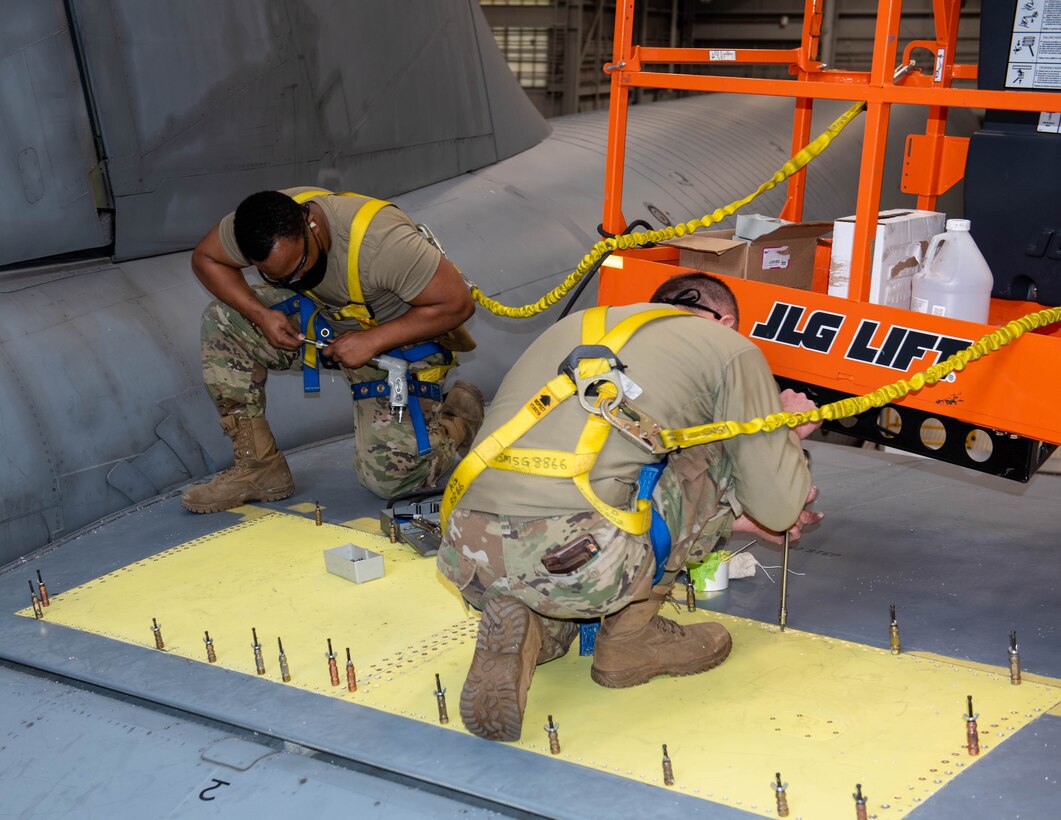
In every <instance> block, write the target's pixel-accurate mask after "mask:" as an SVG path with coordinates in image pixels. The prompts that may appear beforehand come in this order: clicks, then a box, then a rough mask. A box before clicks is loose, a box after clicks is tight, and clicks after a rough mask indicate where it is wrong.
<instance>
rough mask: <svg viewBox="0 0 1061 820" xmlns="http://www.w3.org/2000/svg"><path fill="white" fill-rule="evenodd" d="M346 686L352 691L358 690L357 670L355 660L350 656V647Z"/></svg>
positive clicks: (347, 650)
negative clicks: (355, 669)
mask: <svg viewBox="0 0 1061 820" xmlns="http://www.w3.org/2000/svg"><path fill="white" fill-rule="evenodd" d="M346 688H347V689H349V690H350V691H351V692H356V691H357V672H356V671H354V662H353V660H351V658H350V647H349V646H348V647H346Z"/></svg>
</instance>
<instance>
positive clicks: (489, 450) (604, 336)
mask: <svg viewBox="0 0 1061 820" xmlns="http://www.w3.org/2000/svg"><path fill="white" fill-rule="evenodd" d="M606 312H607V307H606V306H603V305H602V306H598V307H595V308H591V309H590V310H588V311H586V313H585V314H584V315H583V318H582V344H600V345H605V346H606V347H608V348H609V349H611V351H612V352H613V353H615V354H616V355H618V352H619V351H620V350H621V349H622V348H623V346H624V345H625V344H626V343H627V342H628V341H629V340H630V337H631V336H633V335H634V333H636V332H637V331H638V330H639V329H640V328H641V327H644V326H645V325H646V324H648V323H649V322H651V321H655V320H656V319H662V318H666V317H669V316H691V315H692V314H691V313H688V312H687V311H683V310H676V309H674V308H659V309H654V310H646V311H644V312H642V313H638V314H635V315H634V316H629V317H627V318H626V319H624V320H623V321H621V322H620V323H619V324H617V325H616V326H615V327H614V328H612V329H611V331H609V332H605V329H606V327H607V325H606ZM607 370H608V364H607V363H606V362H605V360H603V359H583V360H582V361H581V362H580V363H579V375H580V376H581V377H582V378H591V377H592V376H596V375H600V374H601V373H604V372H606V371H607ZM575 391H576V388H575V384H574V382H573V381H572V380H571V378H570V377H569V376H567V374H564V373H561V374H560V375H558V376H555V377H554V378H552V379H550V380H549V382H548V383H547V384H546V385H545V386H544V387H543V388H542V389H541V390H538V391H537V392H535V394H534V396H533V397H532V398H531V399H530V400H529V401H528V402H527V403H526V404H524V405H523V407H522V408H521V409H520V410H519V411H518V412H517V413H516V414H515V415H514V416H513V417H512V418H511V419H509V420H508V421H507V422H505V423H504V424H502V425H501V426H500V427H499V428H497V430H495V431H494V432H493V433H491V434H490V435H488V436H487V437H486V438H485V439H483V440H482V441H481V442H480V443H479V445H478V446H477V447H475V449H473V450H472V451H471V452H470V453H468V455H467V456H466V457H465V458H464V460H463V461H461V463H460V464H458V465H457V468H456V469H455V470H454V471H453V476H452V477H451V478H450V481H449V484H447V485H446V489H445V492H444V493H443V494H442V502H441V505H440V513H441V524H442V527H443V529H445V526H446V521H447V520H448V518H449V514H450V512H451V511H452V510H453V508H454V507H455V506H456V505H457V502H458V501H460V499H461V497H462V496H463V495H464V494H465V493H466V492H467V491H468V488H469V487H470V486H471V484H472V482H473V481H474V480H475V479H476V478H478V476H479V475H480V474H481V473H482V472H483V470H485V469H487V468H488V467H490V468H494V469H499V470H508V471H511V472H519V473H525V474H527V475H544V476H552V477H560V478H570V479H571V480H572V481H573V482H574V484H575V486H576V487H577V488H578V490H579V492H580V493H582V495H583V496H584V497H585V498H586V500H587V501H588V502H589V503H590V505H591V506H592V507H593V508H594V509H595V510H597V512H599V513H600V514H601V515H602V516H604V517H605V518H606V519H608V520H609V521H611V522H612V523H613V524H614V525H615V526H617V527H619V528H620V529H622V530H624V531H625V532H630V533H633V534H635V535H641V534H642V533H645V532H647V531H648V528H649V525H650V523H651V515H652V506H651V503H650V502H649V501H647V500H646V499H639V500H638V502H637V509H636V510H634V511H631V510H620V509H618V508H616V507H612V506H610V505H608V504H605V503H604V502H603V501H602V500H601V499H600V498H599V497H598V496H597V494H596V493H595V492H593V488H592V486H591V485H590V479H589V473H590V470H591V469H592V468H593V465H594V464H595V463H596V460H597V456H598V455H599V454H600V451H601V449H602V448H603V447H604V443H605V441H607V439H608V434H609V433H610V432H611V425H610V424H608V422H607V421H605V420H604V419H603V418H601V417H600V416H597V415H590V416H589V417H588V418H587V419H586V424H585V426H584V427H583V428H582V433H581V434H580V436H579V439H578V443H577V444H576V446H575V451H574V452H566V451H560V450H535V449H520V448H512V445H513V444H514V443H515V442H516V441H518V440H519V439H520V438H521V437H522V436H523V435H524V434H526V433H527V431H529V430H530V429H531V428H532V427H533V426H534V425H535V424H537V423H538V422H539V421H541V420H542V419H543V418H545V417H546V416H547V415H549V413H551V412H552V411H553V410H555V409H556V408H557V407H558V406H559V405H560V403H561V402H563V401H565V400H566V399H569V398H570V397H571V396H573V395H575Z"/></svg>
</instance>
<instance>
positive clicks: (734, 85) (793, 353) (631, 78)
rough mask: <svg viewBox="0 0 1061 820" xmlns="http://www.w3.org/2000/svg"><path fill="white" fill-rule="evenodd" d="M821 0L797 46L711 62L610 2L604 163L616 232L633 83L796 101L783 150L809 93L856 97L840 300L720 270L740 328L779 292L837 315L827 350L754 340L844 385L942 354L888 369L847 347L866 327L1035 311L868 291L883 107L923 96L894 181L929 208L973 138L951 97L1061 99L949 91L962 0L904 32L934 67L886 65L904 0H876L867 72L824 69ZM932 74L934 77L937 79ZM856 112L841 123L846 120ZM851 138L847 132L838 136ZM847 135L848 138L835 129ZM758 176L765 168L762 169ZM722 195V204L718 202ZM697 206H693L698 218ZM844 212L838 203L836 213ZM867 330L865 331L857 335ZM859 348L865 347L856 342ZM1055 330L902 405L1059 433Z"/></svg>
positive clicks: (975, 328)
mask: <svg viewBox="0 0 1061 820" xmlns="http://www.w3.org/2000/svg"><path fill="white" fill-rule="evenodd" d="M823 3H824V0H805V10H804V16H803V33H802V43H801V45H800V46H799V47H798V48H794V49H790V50H784V49H724V50H725V51H726V52H727V54H726V55H725V59H724V61H720V60H712V59H711V51H713V50H716V49H707V48H703V49H700V48H696V49H693V48H644V47H641V46H637V45H633V44H632V33H633V21H634V5H635V3H634V0H618V2H617V4H616V5H617V7H616V19H615V46H614V54H613V61H612V62H611V63H610V64H608V65H606V66H605V67H604V70H605V71H606V72H607V73H609V74H610V76H611V107H610V111H609V129H608V152H607V157H606V165H605V187H604V214H603V217H604V218H603V227H604V229H605V230H607V231H609V232H610V233H613V234H618V233H622V232H624V230H625V228H626V225H627V222H626V220H625V218H624V217H623V213H622V189H623V166H624V158H625V150H626V123H627V107H628V97H629V92H630V89H631V88H635V87H642V88H670V89H679V90H687V91H724V92H739V93H746V94H765V95H771V96H778V97H792V98H794V99H795V114H794V118H793V129H792V153H793V154H795V153H796V152H797V151H799V150H800V149H801V148H803V147H804V146H805V145H806V144H807V143H808V142H809V140H810V138H811V133H810V126H811V112H812V107H813V102H814V100H815V99H836V100H850V101H852V102H853V101H856V100H865V101H866V111H865V113H864V115H863V118H864V132H863V147H862V160H861V170H860V179H859V191H858V200H857V210H856V213H855V236H854V247H853V249H852V250H853V253H852V262H851V279H850V285H849V294H850V295H849V298H846V299H844V298H838V297H835V296H828V295H826V294H824V293H820V292H814V291H803V290H795V289H791V288H783V287H780V286H775V285H770V284H766V283H762V282H753V281H747V280H743V279H735V278H732V277H731V278H728V279H727V283H728V284H729V285H730V286H731V287H732V288H733V290H734V292H735V293H736V294H737V297H738V299H739V301H740V305H741V330H742V331H743V332H744V333H745V334H748V333H749V331H750V330H751V328H752V327H753V326H754V325H755V324H756V323H759V322H765V321H766V319H767V317H768V316H769V315H770V314H771V311H772V310H773V309H774V306H775V305H776V304H778V303H786V304H790V305H795V306H797V307H798V308H801V309H802V320H801V324H800V326H799V328H800V329H805V326H806V322H807V320H808V318H809V317H810V316H811V314H812V313H813V312H814V311H828V312H830V313H833V314H843V316H844V319H843V323H842V325H841V327H840V328H839V331H838V332H837V334H836V339H835V342H834V343H833V344H832V345H831V347H830V349H829V351H828V352H825V353H822V352H818V351H815V350H811V349H807V348H805V347H803V346H793V345H792V344H780V343H778V342H774V341H763V340H761V339H753V341H755V342H756V343H757V344H758V345H759V347H760V348H761V349H762V351H763V353H764V354H765V356H766V358H767V360H768V362H769V363H770V366H771V369H772V370H773V372H774V373H775V375H777V376H783V377H788V378H791V379H797V380H800V381H804V382H807V383H809V384H814V385H819V386H821V387H824V388H831V389H834V390H839V391H842V392H845V393H850V394H861V393H867V392H870V391H872V390H875V389H876V388H878V387H881V386H883V385H885V384H890V383H891V382H894V381H896V380H897V379H899V378H901V377H903V376H904V375H907V374H910V373H914V372H917V371H919V370H922V369H924V368H925V367H927V366H929V365H931V364H935V363H936V361H937V359H938V358H940V357H939V356H938V354H936V353H933V352H926V353H925V354H924V355H922V356H921V357H919V358H917V359H916V360H915V361H913V363H912V365H911V366H910V367H909V368H908V369H906V370H896V369H892V368H890V367H883V366H879V365H875V364H868V363H865V362H863V361H856V360H853V359H852V358H850V357H848V356H847V355H846V354H847V352H848V350H849V347H850V345H851V344H852V342H853V341H854V339H855V336H856V332H857V330H858V329H859V328H860V327H861V328H862V330H863V332H865V331H866V330H867V328H866V323H868V322H875V323H877V329H876V332H875V333H874V334H873V336H872V340H871V341H870V343H869V344H870V345H871V346H872V347H875V348H879V347H880V346H881V345H882V344H883V341H884V339H885V337H886V335H887V334H888V333H889V331H892V332H893V333H894V332H901V330H900V331H894V330H893V329H896V328H899V329H904V328H905V329H911V330H917V331H922V332H924V333H927V334H931V335H935V334H939V335H943V336H948V337H952V338H959V339H966V340H970V341H972V340H975V339H978V338H979V337H980V336H982V335H983V334H985V333H988V332H990V331H992V330H994V329H995V327H996V325H998V324H1002V323H1004V322H1006V321H1008V320H1010V319H1012V318H1015V317H1017V316H1020V315H1023V314H1025V313H1029V312H1032V311H1036V310H1040V309H1042V307H1043V306H1042V305H1039V304H1036V303H1032V302H1013V301H1003V300H992V307H991V315H990V322H991V324H988V325H979V324H974V323H970V322H964V321H958V320H955V319H947V318H943V317H936V316H928V315H925V314H921V313H915V312H913V311H907V310H902V309H899V308H893V307H886V306H882V305H875V304H871V303H870V302H869V286H870V275H869V271H870V266H871V255H872V247H873V236H874V234H875V232H876V214H877V212H878V211H879V210H880V194H881V175H882V170H883V167H884V154H885V144H886V140H887V134H888V119H889V114H890V111H891V107H892V105H897V104H898V105H923V106H928V107H929V115H928V124H927V128H926V133H925V134H917V135H910V136H909V137H908V139H907V145H906V158H905V166H904V174H903V185H902V189H903V191H904V192H906V193H911V194H916V195H917V207H918V208H922V209H926V210H934V209H935V206H936V197H937V196H938V195H939V194H941V193H943V192H944V191H946V190H947V189H948V188H949V187H950V186H951V185H953V184H954V183H955V182H957V181H958V180H960V179H961V178H962V177H963V176H964V170H965V155H966V150H967V148H968V139H964V138H959V137H953V136H948V135H947V134H946V120H947V109H948V108H950V107H965V108H993V109H1004V110H1012V111H1056V110H1057V109H1058V106H1059V102H1061V97H1059V96H1058V95H1056V94H1053V93H1050V92H1033V91H990V90H979V89H958V88H952V87H951V83H952V81H953V80H954V79H975V78H976V76H977V67H976V66H970V65H957V64H955V63H954V50H955V49H954V46H955V43H956V40H957V30H958V12H959V6H960V0H934V12H935V24H936V39H935V40H930V41H924V40H922V41H914V42H911V43H908V44H907V45H906V46H905V48H904V50H903V53H902V62H901V64H902V65H906V64H908V63H909V61H910V56H911V53H912V52H913V50H914V49H916V48H925V49H928V50H930V51H931V52H933V53H934V54H937V55H939V56H938V57H937V64H936V66H935V67H934V68H935V70H934V71H930V72H928V73H925V74H923V73H921V71H919V70H917V69H913V70H909V71H908V72H907V73H906V74H905V75H904V76H902V77H901V78H899V79H898V80H896V79H893V78H894V76H895V73H896V72H895V67H896V65H897V56H898V43H899V37H898V33H899V19H900V15H901V10H902V2H901V0H880V2H879V3H878V4H877V7H878V13H877V23H876V30H875V35H874V50H873V62H872V66H871V67H870V70H869V71H868V72H863V71H834V70H828V69H827V68H826V67H825V66H824V65H822V64H821V63H819V62H818V59H817V51H818V39H819V36H820V33H821V25H822V8H823ZM668 63H673V64H690V63H693V64H724V65H733V64H751V63H780V64H787V65H789V67H790V71H791V73H792V74H793V75H794V76H795V80H794V81H793V80H767V79H756V78H750V77H729V76H726V77H722V76H710V75H694V74H682V73H660V72H656V71H646V70H645V69H644V68H643V66H645V65H646V64H668ZM936 77H938V79H936ZM857 127H858V123H857V122H855V123H852V124H851V125H850V126H848V128H849V129H855V128H857ZM845 136H846V138H848V139H850V138H851V137H850V136H848V135H845ZM842 138H843V137H842ZM763 170H764V173H763V178H764V179H765V178H766V177H767V176H768V175H769V174H770V173H771V172H773V170H775V169H773V168H766V169H763ZM804 186H805V171H801V172H799V173H798V174H795V175H794V176H792V177H791V178H790V179H789V181H788V195H787V199H786V202H785V205H784V208H783V210H782V211H781V214H780V216H781V217H782V218H783V219H788V220H792V221H799V220H800V219H801V218H802V214H803V194H804ZM719 204H722V203H719ZM694 216H698V215H694ZM837 216H842V214H837ZM677 259H678V252H677V249H675V248H671V247H666V246H661V247H658V248H651V249H637V250H627V251H618V252H616V253H615V254H613V256H612V257H610V258H609V259H607V260H606V261H605V264H604V265H603V266H602V268H601V280H600V285H599V289H598V301H599V302H600V303H601V304H628V303H631V302H636V301H642V300H644V299H647V298H648V296H650V295H651V293H652V291H653V290H654V288H655V287H656V286H657V285H658V284H659V283H660V282H661V281H663V280H664V279H666V278H668V277H669V276H672V275H674V274H675V273H678V272H681V271H682V270H685V269H683V268H679V267H677ZM863 339H864V337H863ZM863 347H864V346H863ZM1059 398H1061V328H1058V327H1057V326H1052V327H1050V328H1047V329H1045V330H1044V331H1038V332H1035V333H1030V334H1025V335H1024V336H1023V337H1021V338H1020V339H1018V340H1017V341H1016V342H1014V343H1011V344H1010V345H1009V346H1008V347H1006V348H1003V349H1002V350H1000V351H998V352H996V353H993V354H992V355H991V356H989V357H987V358H986V359H983V360H981V361H980V362H977V363H974V364H972V365H971V366H970V367H969V368H968V369H967V370H965V371H964V372H962V373H960V374H957V376H956V379H955V380H954V381H952V382H950V383H946V382H944V383H940V384H937V385H935V386H933V387H928V388H925V389H924V390H922V391H920V393H917V394H912V395H910V396H908V397H906V398H905V399H903V400H902V401H901V402H897V404H899V405H902V406H905V407H912V408H915V409H918V410H922V411H925V412H928V413H932V414H933V415H935V416H939V417H941V418H942V417H947V418H954V419H959V420H961V421H964V422H967V423H970V424H975V425H980V426H983V427H985V428H988V429H992V430H996V431H1005V432H1008V433H1012V434H1017V435H1021V436H1027V437H1029V438H1033V439H1038V440H1040V441H1045V442H1049V443H1052V444H1061V413H1059V412H1058V406H1059V401H1058V400H1059Z"/></svg>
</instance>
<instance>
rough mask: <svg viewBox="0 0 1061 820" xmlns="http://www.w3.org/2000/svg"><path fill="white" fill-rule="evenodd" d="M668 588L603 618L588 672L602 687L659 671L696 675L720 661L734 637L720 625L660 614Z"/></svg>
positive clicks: (644, 678) (630, 683)
mask: <svg viewBox="0 0 1061 820" xmlns="http://www.w3.org/2000/svg"><path fill="white" fill-rule="evenodd" d="M666 598H667V593H665V592H664V593H661V592H658V591H653V592H652V593H651V594H650V595H649V598H648V600H646V601H635V602H634V603H632V604H630V605H629V606H628V607H626V609H623V610H621V611H619V612H617V613H615V614H614V615H609V616H608V617H607V618H605V619H604V625H603V626H602V627H601V629H600V632H599V633H598V634H597V643H596V649H595V650H594V653H593V667H592V668H591V669H590V677H591V678H593V680H595V681H596V682H597V683H599V684H600V685H601V686H607V687H610V688H612V689H624V688H626V687H628V686H639V685H640V684H642V683H647V682H648V681H650V680H651V679H652V678H654V677H656V676H657V675H695V674H696V673H697V672H706V671H707V670H708V669H712V668H714V667H716V666H718V665H719V664H720V663H722V661H724V660H725V659H726V657H727V656H728V655H729V651H730V649H732V648H733V640H732V638H730V636H729V632H727V631H726V628H725V627H724V626H722V624H717V623H706V624H690V625H688V626H679V625H678V624H676V623H675V622H674V621H671V620H668V619H667V618H662V617H660V616H659V615H658V614H657V613H658V612H659V608H660V606H662V605H663V602H664V601H665V600H666Z"/></svg>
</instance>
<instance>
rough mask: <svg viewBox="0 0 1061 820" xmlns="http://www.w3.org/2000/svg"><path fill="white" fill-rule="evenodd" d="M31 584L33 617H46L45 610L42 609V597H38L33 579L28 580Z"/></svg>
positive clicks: (30, 593) (30, 594) (30, 599)
mask: <svg viewBox="0 0 1061 820" xmlns="http://www.w3.org/2000/svg"><path fill="white" fill-rule="evenodd" d="M27 583H28V584H29V601H30V604H31V605H32V606H33V617H34V618H36V619H37V620H38V621H39V620H40V619H41V618H43V617H44V611H43V610H42V609H41V601H40V598H38V597H37V593H36V591H34V589H33V581H28V582H27Z"/></svg>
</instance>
